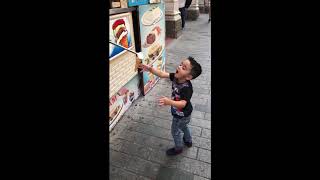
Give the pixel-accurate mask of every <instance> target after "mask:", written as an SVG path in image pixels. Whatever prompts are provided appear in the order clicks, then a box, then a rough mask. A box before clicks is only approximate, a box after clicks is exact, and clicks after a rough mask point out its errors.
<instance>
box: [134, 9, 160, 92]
mask: <svg viewBox="0 0 320 180" xmlns="http://www.w3.org/2000/svg"><path fill="white" fill-rule="evenodd" d="M164 12H165V9H164V3H159V4H147V5H142V6H139V19H140V22H139V23H140V24H139V25H140V33H141V34H140V35H141V51H142V53H143V54H144V57H145V58H144V59H143V61H142V63H143V64H148V65H152V66H153V67H154V68H157V69H160V70H164V65H165V34H166V33H165V29H166V28H165V14H164ZM158 80H159V77H157V76H155V75H153V74H151V73H149V72H143V86H144V90H143V92H144V94H146V93H147V92H148V91H149V90H150V89H151V88H152V87H153V86H154V85H155V84H156V82H157V81H158Z"/></svg>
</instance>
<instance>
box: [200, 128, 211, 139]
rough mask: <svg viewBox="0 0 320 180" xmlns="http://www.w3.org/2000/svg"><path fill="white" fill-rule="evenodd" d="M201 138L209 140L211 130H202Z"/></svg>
mask: <svg viewBox="0 0 320 180" xmlns="http://www.w3.org/2000/svg"><path fill="white" fill-rule="evenodd" d="M201 137H204V138H208V139H211V129H202V133H201Z"/></svg>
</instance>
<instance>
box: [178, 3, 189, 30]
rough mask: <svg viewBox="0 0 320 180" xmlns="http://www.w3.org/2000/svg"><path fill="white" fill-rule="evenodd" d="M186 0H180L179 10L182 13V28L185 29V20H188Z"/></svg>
mask: <svg viewBox="0 0 320 180" xmlns="http://www.w3.org/2000/svg"><path fill="white" fill-rule="evenodd" d="M185 6H186V0H179V11H180V15H181V22H182V30H183V29H184V25H185V21H186V14H187V13H186V7H185Z"/></svg>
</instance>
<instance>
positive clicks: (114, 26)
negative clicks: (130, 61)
mask: <svg viewBox="0 0 320 180" xmlns="http://www.w3.org/2000/svg"><path fill="white" fill-rule="evenodd" d="M115 16H118V17H116V18H114V19H112V20H110V21H109V28H110V29H109V40H110V41H111V42H113V43H115V44H118V45H120V46H123V47H125V48H129V49H130V48H132V47H133V42H134V40H133V35H132V33H133V32H132V24H131V23H130V22H132V18H131V14H128V13H125V14H124V15H122V16H121V15H120V16H119V15H115ZM111 17H112V16H111ZM129 19H130V20H129ZM124 52H125V50H124V49H123V48H122V47H119V46H116V45H113V44H111V43H109V60H111V59H113V58H115V57H116V56H118V55H120V54H122V53H124Z"/></svg>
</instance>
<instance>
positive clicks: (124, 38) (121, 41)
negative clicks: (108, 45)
mask: <svg viewBox="0 0 320 180" xmlns="http://www.w3.org/2000/svg"><path fill="white" fill-rule="evenodd" d="M120 45H121V46H123V47H125V48H129V42H128V37H127V36H123V38H122V39H121V40H120Z"/></svg>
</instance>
